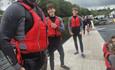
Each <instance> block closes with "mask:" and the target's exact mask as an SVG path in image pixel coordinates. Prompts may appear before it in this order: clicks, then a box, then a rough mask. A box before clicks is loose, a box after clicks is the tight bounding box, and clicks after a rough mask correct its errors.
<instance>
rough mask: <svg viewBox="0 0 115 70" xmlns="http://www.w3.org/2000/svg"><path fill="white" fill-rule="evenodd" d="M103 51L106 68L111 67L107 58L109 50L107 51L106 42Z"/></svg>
mask: <svg viewBox="0 0 115 70" xmlns="http://www.w3.org/2000/svg"><path fill="white" fill-rule="evenodd" d="M103 52H104V59H105V65H106V68H111V64H110V62H109V60H108V57H109V55H110V52H109V51H108V43H105V44H104V46H103Z"/></svg>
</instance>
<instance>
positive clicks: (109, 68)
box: [103, 36, 115, 70]
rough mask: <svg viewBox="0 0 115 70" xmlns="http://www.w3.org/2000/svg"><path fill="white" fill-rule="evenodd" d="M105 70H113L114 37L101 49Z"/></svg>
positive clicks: (114, 60) (114, 65)
mask: <svg viewBox="0 0 115 70" xmlns="http://www.w3.org/2000/svg"><path fill="white" fill-rule="evenodd" d="M103 52H104V58H105V64H106V70H115V36H112V37H111V40H110V41H109V42H108V43H105V44H104V47H103Z"/></svg>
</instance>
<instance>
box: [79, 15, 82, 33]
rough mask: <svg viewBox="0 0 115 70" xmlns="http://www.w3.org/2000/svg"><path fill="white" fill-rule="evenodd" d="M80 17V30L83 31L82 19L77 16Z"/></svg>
mask: <svg viewBox="0 0 115 70" xmlns="http://www.w3.org/2000/svg"><path fill="white" fill-rule="evenodd" d="M79 19H80V30H81V31H83V20H82V18H81V17H79Z"/></svg>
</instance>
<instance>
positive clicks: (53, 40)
mask: <svg viewBox="0 0 115 70" xmlns="http://www.w3.org/2000/svg"><path fill="white" fill-rule="evenodd" d="M47 12H48V15H49V16H48V17H47V19H46V20H47V25H48V40H49V46H48V54H49V57H50V67H51V70H54V52H55V50H57V51H58V52H59V54H60V61H61V67H62V68H65V69H67V70H69V67H67V66H65V65H64V50H63V47H62V46H61V45H62V44H61V32H63V31H64V24H63V21H62V19H61V18H60V17H58V16H56V15H55V12H56V9H55V7H54V5H53V3H49V4H48V5H47Z"/></svg>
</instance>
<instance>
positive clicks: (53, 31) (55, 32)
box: [47, 16, 61, 37]
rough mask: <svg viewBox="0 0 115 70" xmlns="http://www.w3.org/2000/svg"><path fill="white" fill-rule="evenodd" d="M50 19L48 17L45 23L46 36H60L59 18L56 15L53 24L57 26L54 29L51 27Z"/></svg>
mask: <svg viewBox="0 0 115 70" xmlns="http://www.w3.org/2000/svg"><path fill="white" fill-rule="evenodd" d="M51 23H53V22H52V21H51V19H50V18H49V17H48V19H47V24H48V37H54V36H60V35H61V32H60V31H59V30H58V29H59V26H60V24H61V22H60V19H59V18H58V17H57V16H56V20H55V24H56V25H57V28H56V29H54V28H52V27H51Z"/></svg>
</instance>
